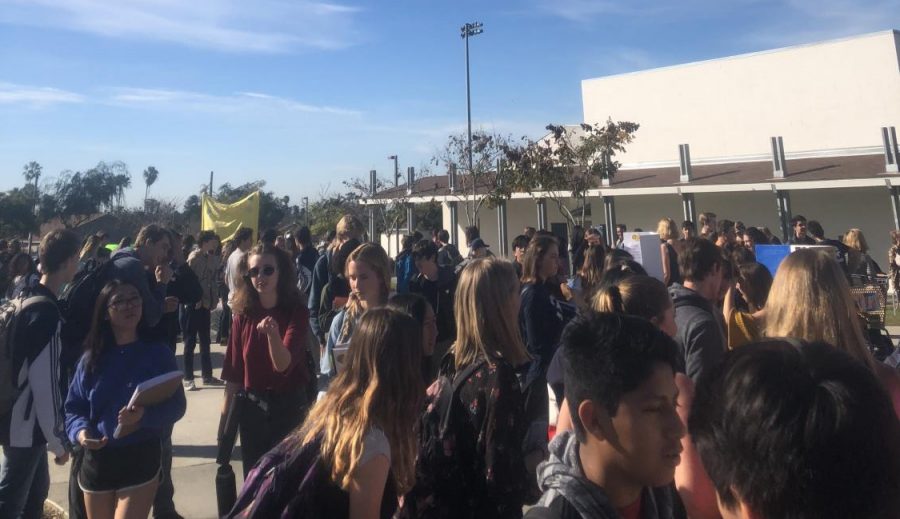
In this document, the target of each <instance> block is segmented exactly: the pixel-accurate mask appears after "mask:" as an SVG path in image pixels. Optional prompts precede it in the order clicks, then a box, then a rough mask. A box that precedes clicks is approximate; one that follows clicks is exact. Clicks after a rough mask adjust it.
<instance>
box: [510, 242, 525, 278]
mask: <svg viewBox="0 0 900 519" xmlns="http://www.w3.org/2000/svg"><path fill="white" fill-rule="evenodd" d="M512 249H513V266H514V267H516V275H517V276H519V278H521V277H522V266H523V264H524V263H525V251H526V250H527V249H528V237H527V236H525V235H524V234H520V235H518V236H516V237H515V238H513V241H512Z"/></svg>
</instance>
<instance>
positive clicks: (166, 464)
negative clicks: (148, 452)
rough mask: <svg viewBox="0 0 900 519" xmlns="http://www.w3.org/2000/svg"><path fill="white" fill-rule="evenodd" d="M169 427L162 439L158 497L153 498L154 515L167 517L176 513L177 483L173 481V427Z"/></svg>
mask: <svg viewBox="0 0 900 519" xmlns="http://www.w3.org/2000/svg"><path fill="white" fill-rule="evenodd" d="M173 427H174V426H171V427H169V428H168V429H167V430H166V431H165V433H164V435H163V438H162V440H161V443H162V454H161V457H160V480H159V487H158V488H157V489H156V497H155V498H153V517H165V516H166V515H174V512H175V499H174V498H175V485H174V484H173V483H172V428H173Z"/></svg>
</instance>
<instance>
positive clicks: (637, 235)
mask: <svg viewBox="0 0 900 519" xmlns="http://www.w3.org/2000/svg"><path fill="white" fill-rule="evenodd" d="M661 245H662V242H660V241H659V235H658V234H656V233H655V232H626V233H625V239H624V241H623V242H622V248H624V249H625V250H626V251H627V252H628V253H629V254H631V256H632V257H634V261H636V262H638V263H640V264H641V266H643V267H644V270H646V271H647V274H649V275H650V276H653V277H655V278H656V279H658V280H660V281H664V279H663V267H662V251H661V250H660V248H661V247H660V246H661Z"/></svg>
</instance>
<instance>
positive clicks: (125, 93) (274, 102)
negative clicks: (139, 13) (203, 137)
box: [107, 88, 361, 116]
mask: <svg viewBox="0 0 900 519" xmlns="http://www.w3.org/2000/svg"><path fill="white" fill-rule="evenodd" d="M107 102H108V103H110V104H113V105H116V106H127V107H135V108H155V109H165V110H177V111H182V112H184V111H198V112H220V113H225V112H228V113H235V112H246V113H261V112H264V111H266V110H269V111H278V112H305V113H313V114H331V115H343V116H358V115H361V112H359V111H357V110H351V109H348V108H340V107H334V106H327V105H311V104H306V103H301V102H299V101H295V100H293V99H289V98H285V97H278V96H273V95H269V94H262V93H258V92H238V93H235V94H232V95H212V94H204V93H198V92H189V91H181V90H164V89H152V88H117V89H113V92H112V95H111V96H110V97H109V98H108V99H107Z"/></svg>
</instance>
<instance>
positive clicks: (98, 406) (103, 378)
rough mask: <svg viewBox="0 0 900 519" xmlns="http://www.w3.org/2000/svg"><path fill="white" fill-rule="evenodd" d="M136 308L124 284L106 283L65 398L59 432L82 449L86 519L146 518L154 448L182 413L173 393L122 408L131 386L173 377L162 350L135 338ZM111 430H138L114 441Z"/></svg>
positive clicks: (179, 396)
mask: <svg viewBox="0 0 900 519" xmlns="http://www.w3.org/2000/svg"><path fill="white" fill-rule="evenodd" d="M141 303H142V301H141V295H140V292H139V291H138V289H137V288H136V287H134V286H133V285H131V284H128V283H125V282H120V281H111V282H109V283H108V284H107V285H106V286H105V287H104V288H103V290H102V291H101V292H100V296H99V297H98V298H97V304H96V306H95V307H94V319H93V322H92V325H91V331H90V333H89V334H88V338H87V341H86V348H87V351H86V353H85V354H84V356H83V357H82V359H81V361H79V363H78V369H77V371H76V373H75V378H74V379H73V380H72V385H71V386H70V388H69V395H68V398H67V399H66V404H65V410H66V433H67V435H68V437H69V440H70V441H71V442H73V443H78V444H79V445H81V447H82V448H83V449H84V458H83V460H82V462H81V468H80V470H79V471H78V474H77V484H78V486H79V487H80V488H81V490H82V491H83V492H84V503H85V507H86V509H87V514H88V517H112V516H113V514H115V515H116V516H117V517H146V516H147V515H148V514H149V512H150V507H151V505H152V504H153V498H154V496H155V494H156V489H157V486H158V482H159V477H160V468H161V460H160V458H161V446H160V442H161V440H162V438H163V436H164V435H165V434H167V431H169V430H170V429H171V427H172V425H173V424H174V423H175V422H177V421H178V420H180V419H181V417H182V416H184V412H185V408H186V401H185V398H184V391H183V390H182V389H181V388H178V390H177V391H176V392H175V394H174V395H172V396H171V397H170V398H169V399H168V400H166V401H164V402H162V403H160V404H157V405H154V406H151V407H146V408H144V407H140V406H133V407H127V404H128V401H129V399H130V398H131V395H132V393H133V392H134V387H135V386H136V385H137V384H139V383H141V382H144V381H145V380H149V379H151V378H153V377H156V376H158V375H162V374H165V373H169V372H171V371H177V370H178V365H177V364H176V363H175V354H174V353H172V350H170V349H169V348H168V346H166V345H165V344H163V343H161V342H147V341H145V340H142V339H141V338H140V337H139V335H138V323H139V322H140V320H141V314H142V309H141ZM117 425H138V426H139V428H138V429H137V430H136V431H135V432H132V433H131V434H128V435H127V436H123V437H121V438H115V437H114V435H113V433H114V431H115V429H116V426H117Z"/></svg>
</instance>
